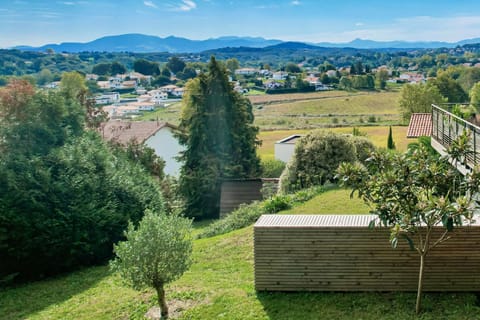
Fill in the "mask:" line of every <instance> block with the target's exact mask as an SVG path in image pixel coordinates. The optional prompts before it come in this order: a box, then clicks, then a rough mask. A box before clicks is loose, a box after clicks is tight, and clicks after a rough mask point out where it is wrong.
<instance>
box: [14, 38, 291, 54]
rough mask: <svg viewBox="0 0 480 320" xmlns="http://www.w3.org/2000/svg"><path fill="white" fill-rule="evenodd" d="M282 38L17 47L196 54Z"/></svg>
mask: <svg viewBox="0 0 480 320" xmlns="http://www.w3.org/2000/svg"><path fill="white" fill-rule="evenodd" d="M281 42H282V41H280V40H266V39H263V38H253V37H221V38H212V39H207V40H190V39H186V38H179V37H174V36H170V37H166V38H161V37H157V36H148V35H144V34H122V35H118V36H107V37H103V38H99V39H96V40H93V41H90V42H85V43H79V42H64V43H60V44H46V45H43V46H41V47H29V46H18V47H15V49H19V50H23V51H46V50H47V49H53V50H54V51H55V52H72V53H77V52H83V51H99V52H103V51H106V52H122V51H129V52H139V53H141V52H171V53H176V52H189V53H196V52H201V51H205V50H211V49H218V48H223V47H253V48H261V47H266V46H270V45H275V44H278V43H281Z"/></svg>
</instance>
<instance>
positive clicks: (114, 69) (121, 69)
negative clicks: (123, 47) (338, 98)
mask: <svg viewBox="0 0 480 320" xmlns="http://www.w3.org/2000/svg"><path fill="white" fill-rule="evenodd" d="M126 72H127V68H125V66H124V65H123V64H121V63H120V62H118V61H114V62H112V64H111V65H110V74H111V75H112V76H114V75H117V74H124V73H126Z"/></svg>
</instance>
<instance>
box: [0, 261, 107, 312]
mask: <svg viewBox="0 0 480 320" xmlns="http://www.w3.org/2000/svg"><path fill="white" fill-rule="evenodd" d="M108 275H109V271H108V267H107V266H99V267H90V268H85V269H82V270H79V271H75V272H72V273H68V274H64V275H60V276H57V277H54V278H49V279H45V280H42V281H36V282H31V283H26V284H22V285H18V286H16V287H10V288H2V289H0V319H25V318H29V317H30V316H31V315H33V314H35V313H36V312H39V311H41V310H43V309H45V308H47V307H49V306H51V305H56V304H60V303H62V302H64V301H66V300H68V299H70V298H71V297H73V296H74V295H77V294H79V293H81V292H83V291H85V290H88V289H89V288H90V287H92V286H94V285H96V284H97V283H98V282H99V281H101V280H102V279H103V278H105V277H106V276H108Z"/></svg>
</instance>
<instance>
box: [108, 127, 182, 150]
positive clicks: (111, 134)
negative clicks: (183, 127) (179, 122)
mask: <svg viewBox="0 0 480 320" xmlns="http://www.w3.org/2000/svg"><path fill="white" fill-rule="evenodd" d="M102 127H103V129H102V132H101V135H102V137H103V138H104V139H105V140H109V141H116V142H119V143H121V144H123V145H126V144H127V143H128V142H129V141H131V140H135V141H137V142H138V143H143V142H145V140H147V139H148V138H150V137H151V136H153V135H154V134H155V133H157V131H158V130H160V129H162V128H164V127H169V128H172V129H177V127H176V126H174V125H172V124H170V123H168V122H158V121H108V122H106V123H104V125H103V126H102Z"/></svg>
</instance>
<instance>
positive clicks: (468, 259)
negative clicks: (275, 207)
mask: <svg viewBox="0 0 480 320" xmlns="http://www.w3.org/2000/svg"><path fill="white" fill-rule="evenodd" d="M373 218H374V216H370V215H344V216H340V215H331V216H328V215H327V216H325V215H313V216H311V215H310V216H302V215H291V216H289V215H264V216H262V217H261V218H260V219H259V220H258V222H257V223H256V224H255V227H254V260H255V288H256V289H257V290H260V291H262V290H267V291H416V289H417V281H418V269H419V261H420V257H419V256H418V254H417V253H416V252H414V251H411V250H410V248H409V247H408V245H407V244H406V243H405V242H406V241H403V242H402V241H401V242H400V243H399V246H398V247H397V248H396V249H393V248H392V247H391V246H390V243H389V230H388V229H387V228H383V227H376V228H374V229H370V228H368V224H369V222H370V221H371V220H372V219H373ZM442 231H443V230H442V229H441V228H438V230H435V234H436V235H439V234H440V232H442ZM424 290H425V291H480V225H479V224H475V225H471V226H464V227H461V228H458V229H456V231H454V233H453V234H452V238H451V239H449V240H448V241H446V242H444V243H442V244H441V245H439V246H438V247H436V248H435V249H434V250H433V251H431V253H430V254H429V255H428V256H427V258H426V266H425V277H424Z"/></svg>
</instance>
